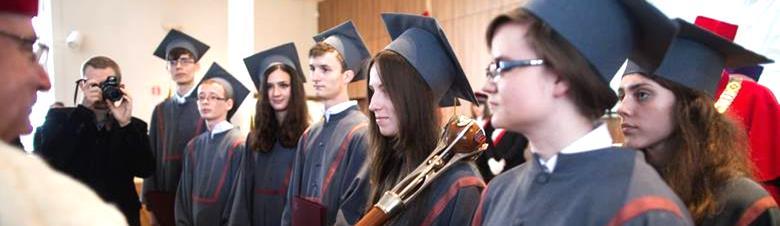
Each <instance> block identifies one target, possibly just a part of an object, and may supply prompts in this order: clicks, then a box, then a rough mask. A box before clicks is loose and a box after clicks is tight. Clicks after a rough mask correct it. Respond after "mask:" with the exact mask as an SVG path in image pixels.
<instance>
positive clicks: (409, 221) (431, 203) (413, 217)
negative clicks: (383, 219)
mask: <svg viewBox="0 0 780 226" xmlns="http://www.w3.org/2000/svg"><path fill="white" fill-rule="evenodd" d="M484 187H485V182H484V181H483V180H482V177H481V176H480V175H479V171H478V170H477V168H476V166H474V163H473V162H459V163H457V164H455V165H453V166H452V168H450V169H448V170H447V171H445V172H444V173H443V174H442V175H441V176H440V177H438V178H437V179H436V180H434V181H433V182H432V184H431V185H430V186H429V187H428V188H427V189H425V190H424V191H423V193H421V194H420V195H419V196H417V197H416V198H415V200H413V201H412V202H411V203H409V204H408V205H406V206H405V207H404V208H403V209H401V211H400V212H398V213H396V214H394V215H393V216H392V217H391V218H390V220H389V221H388V222H387V223H386V224H385V225H399V226H401V225H404V226H406V225H410V226H411V225H421V226H428V225H441V226H447V225H468V224H469V223H470V222H471V219H472V217H473V216H474V213H475V212H476V210H477V207H478V206H479V199H480V193H481V191H482V189H483V188H484Z"/></svg>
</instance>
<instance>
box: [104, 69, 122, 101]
mask: <svg viewBox="0 0 780 226" xmlns="http://www.w3.org/2000/svg"><path fill="white" fill-rule="evenodd" d="M100 91H102V92H103V99H106V100H109V101H111V102H116V101H119V100H121V99H122V96H124V93H122V90H121V89H119V78H118V77H116V76H113V75H111V76H108V78H106V81H103V82H101V83H100Z"/></svg>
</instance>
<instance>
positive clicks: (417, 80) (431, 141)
mask: <svg viewBox="0 0 780 226" xmlns="http://www.w3.org/2000/svg"><path fill="white" fill-rule="evenodd" d="M371 65H373V66H376V68H377V72H378V73H379V79H380V80H382V84H383V86H384V88H385V92H387V95H388V96H389V97H390V101H391V102H392V103H393V106H394V107H395V111H396V112H395V114H396V117H398V124H399V126H398V133H397V134H396V135H395V136H393V137H385V136H382V134H380V133H379V126H377V124H376V116H375V115H374V113H373V112H371V113H369V118H370V119H371V120H369V122H370V125H369V131H368V136H369V152H368V153H369V156H370V157H369V161H370V163H369V166H370V167H371V169H370V170H371V171H370V184H371V192H370V196H369V197H370V198H369V199H368V201H369V204H368V205H367V207H369V208H370V207H371V206H373V204H374V203H376V202H377V201H379V198H381V197H382V195H383V194H384V192H385V191H388V190H390V189H392V188H393V186H394V185H395V184H396V183H398V182H399V181H400V180H401V179H403V178H404V177H405V176H406V175H408V174H409V173H411V172H412V171H413V170H414V169H415V168H417V166H418V165H420V164H421V163H422V162H423V160H425V158H427V157H428V155H429V154H430V153H431V151H433V150H434V148H436V144H437V142H438V137H439V135H440V133H441V126H440V125H439V124H438V122H439V118H440V115H439V111H438V105H437V103H438V101H437V100H435V97H434V94H433V91H432V90H431V88H430V87H428V85H427V83H425V81H424V80H423V78H422V76H421V75H420V74H419V73H418V72H417V70H415V69H414V67H412V65H411V64H409V62H407V61H406V59H404V58H403V57H402V56H401V55H399V54H398V53H396V52H393V51H392V50H384V51H382V52H379V53H378V54H377V55H376V56H375V57H374V59H373V61H372V62H371ZM369 68H370V67H369ZM371 96H373V91H372V90H371V89H369V92H368V98H369V100H370V99H371ZM425 192H426V191H424V193H425ZM419 197H425V196H424V195H420V196H419ZM422 202H424V198H420V199H417V200H415V201H412V203H411V204H408V205H407V207H408V208H407V209H406V210H405V211H404V212H406V213H410V214H413V215H412V217H411V218H407V219H404V220H406V221H408V222H422V220H423V218H424V217H425V214H427V211H422V210H421V209H420V208H422V207H423V206H425V205H423V204H422ZM394 219H395V218H392V217H391V219H390V221H389V222H395V220H394ZM388 224H392V223H388Z"/></svg>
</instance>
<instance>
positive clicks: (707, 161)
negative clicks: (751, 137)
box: [643, 75, 752, 224]
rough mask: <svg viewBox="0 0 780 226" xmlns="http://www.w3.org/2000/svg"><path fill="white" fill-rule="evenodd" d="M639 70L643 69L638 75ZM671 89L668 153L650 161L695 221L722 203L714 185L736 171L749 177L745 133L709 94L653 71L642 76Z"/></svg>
mask: <svg viewBox="0 0 780 226" xmlns="http://www.w3.org/2000/svg"><path fill="white" fill-rule="evenodd" d="M643 76H644V75H643ZM646 77H649V78H650V79H652V80H653V81H655V82H657V83H658V84H659V85H661V86H662V87H664V88H666V89H669V90H671V91H672V93H674V96H675V98H676V101H675V103H674V107H673V112H674V113H673V114H674V116H672V117H673V120H674V123H675V124H674V125H675V128H674V130H673V131H672V133H671V134H670V135H669V137H668V138H667V140H666V142H667V147H668V150H669V153H670V154H671V155H670V157H669V159H668V160H666V162H665V163H664V164H663V166H655V167H657V168H658V167H660V168H658V171H659V173H660V174H661V176H662V177H663V178H664V180H665V181H666V183H668V184H669V187H671V188H672V190H674V191H675V193H677V195H678V196H680V198H681V199H682V200H683V202H684V203H685V205H686V206H687V207H688V210H690V212H691V215H692V216H693V219H694V221H695V222H696V224H700V223H702V220H703V219H704V218H705V217H707V216H711V215H713V214H717V211H718V210H719V209H720V208H722V206H719V205H720V204H722V203H717V200H718V199H717V197H715V195H716V193H717V191H718V189H720V188H722V187H723V186H724V185H726V183H727V182H728V181H729V180H731V179H734V178H736V177H748V178H751V177H752V169H751V165H750V162H749V160H748V146H747V143H746V142H745V141H746V140H747V135H746V134H745V132H744V130H743V129H742V128H740V127H738V126H737V125H736V124H735V123H734V122H733V121H731V119H729V118H728V117H726V116H725V115H723V114H720V113H718V112H717V110H716V109H715V107H714V103H713V101H712V97H710V96H708V95H707V94H706V93H704V92H702V91H698V90H694V89H691V88H688V87H684V86H682V85H679V84H677V83H674V82H671V81H669V80H666V79H663V78H660V77H658V76H646Z"/></svg>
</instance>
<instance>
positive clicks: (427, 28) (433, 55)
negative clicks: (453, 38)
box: [382, 13, 478, 107]
mask: <svg viewBox="0 0 780 226" xmlns="http://www.w3.org/2000/svg"><path fill="white" fill-rule="evenodd" d="M382 20H384V22H385V27H386V28H387V32H388V33H390V38H391V39H392V40H393V41H392V42H390V44H389V45H387V47H385V49H388V50H392V51H394V52H396V53H398V54H400V55H401V56H403V57H404V58H405V59H406V61H408V62H409V63H410V64H411V65H412V66H413V67H414V68H415V69H416V70H417V72H418V73H420V75H421V76H422V78H423V80H425V82H426V83H427V84H428V86H429V87H430V88H431V90H433V93H434V96H435V97H436V98H439V105H440V106H443V107H449V106H455V105H457V101H456V99H455V98H456V97H457V98H461V99H465V100H468V101H469V102H472V103H474V104H478V103H477V98H476V97H475V96H474V92H473V91H472V89H471V85H470V84H469V80H468V79H467V78H466V73H464V72H463V68H462V67H461V65H460V62H458V58H457V57H456V56H455V52H454V51H453V49H452V46H450V43H449V41H447V36H445V35H444V31H443V30H442V29H441V26H439V23H438V22H437V21H436V19H434V18H432V17H425V16H418V15H411V14H400V13H383V14H382Z"/></svg>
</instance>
